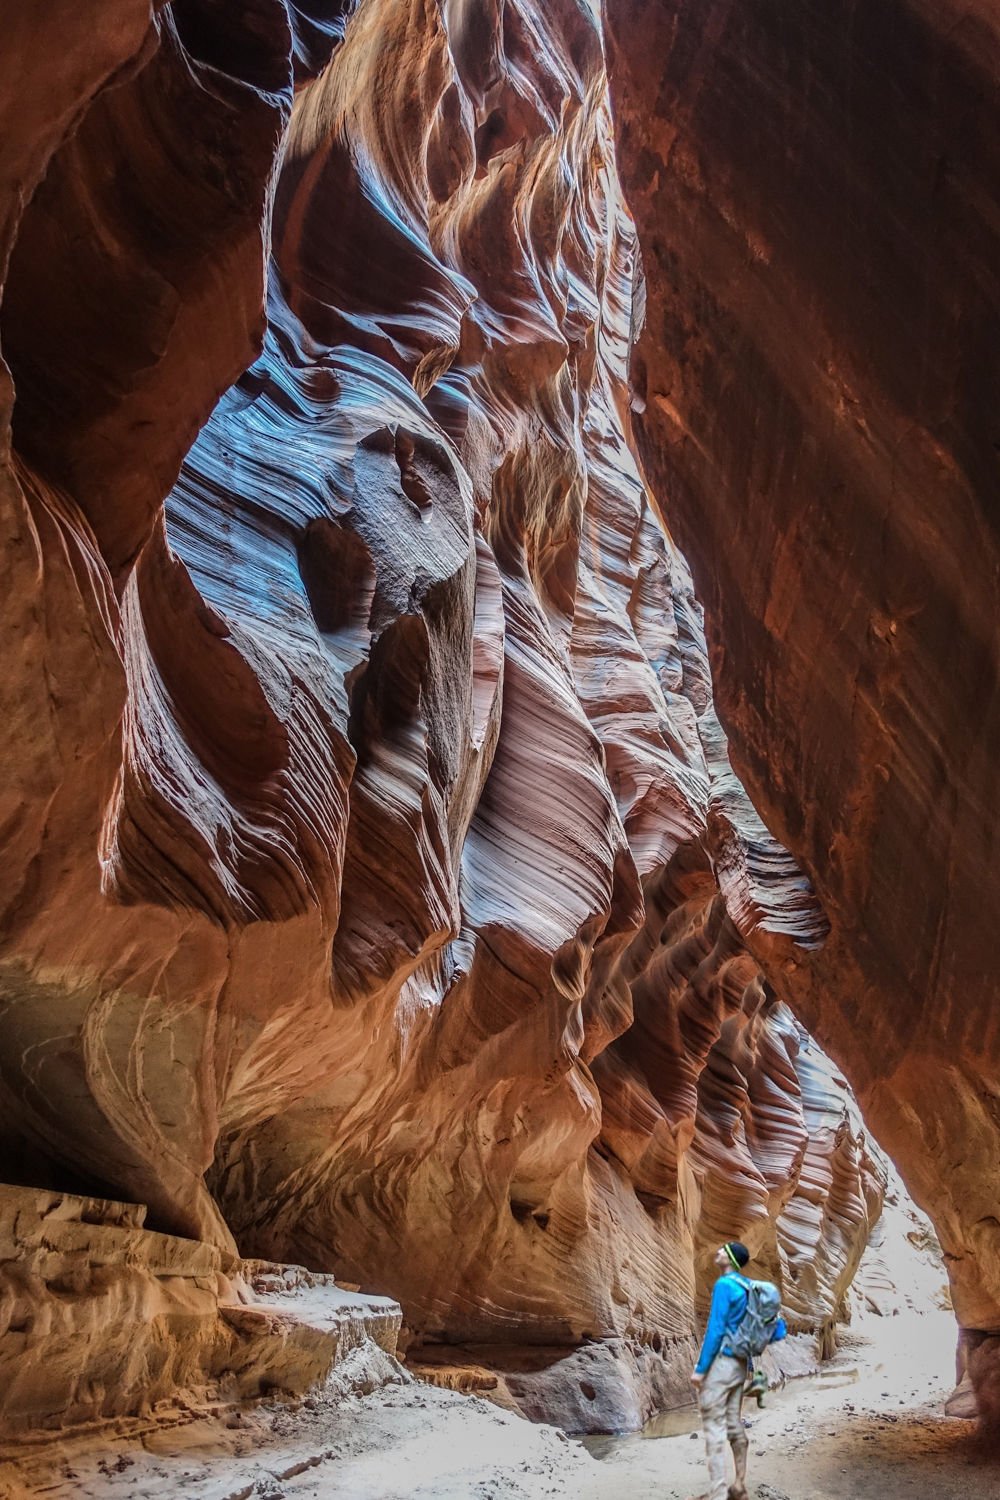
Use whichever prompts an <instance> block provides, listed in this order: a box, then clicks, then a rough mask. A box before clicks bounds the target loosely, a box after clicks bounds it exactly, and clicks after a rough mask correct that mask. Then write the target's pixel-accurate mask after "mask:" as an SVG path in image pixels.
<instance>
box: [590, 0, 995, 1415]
mask: <svg viewBox="0 0 1000 1500" xmlns="http://www.w3.org/2000/svg"><path fill="white" fill-rule="evenodd" d="M608 13H609V26H610V30H611V33H612V37H613V50H614V65H613V68H612V91H613V96H614V102H615V109H616V117H617V120H618V122H619V139H618V144H619V154H620V161H621V163H622V169H623V177H624V181H625V187H626V191H627V194H628V197H629V202H630V206H631V208H632V210H633V212H634V214H635V216H636V221H637V226H638V232H639V237H640V241H641V243H642V246H643V256H644V267H645V285H646V291H647V322H646V328H645V332H644V333H643V335H642V338H641V340H640V342H639V345H638V348H637V350H636V358H635V365H634V369H633V381H634V397H633V400H634V409H635V411H636V413H637V414H636V417H635V425H636V433H637V437H638V445H639V449H640V452H641V454H642V456H643V459H644V462H645V465H646V471H647V473H648V475H649V476H650V480H651V482H652V484H653V486H654V488H655V490H656V491H657V493H658V494H660V495H662V496H663V497H664V505H665V507H666V509H667V512H668V514H669V517H670V522H671V525H672V527H674V528H675V529H676V534H677V536H678V539H679V541H680V543H681V545H682V546H683V547H684V548H685V550H686V553H687V555H688V557H689V558H690V560H691V563H692V567H693V571H694V577H695V582H696V584H697V587H698V589H699V592H700V596H701V597H702V599H703V600H704V602H705V605H706V613H707V619H708V625H709V637H710V641H711V644H712V659H713V668H714V676H715V680H716V689H717V696H718V702H719V711H720V717H721V718H722V720H723V722H724V723H725V725H726V727H727V730H728V732H729V734H730V736H731V739H732V742H733V747H734V761H735V763H736V765H737V768H738V770H739V772H740V774H741V776H742V777H743V778H744V780H745V782H746V784H747V785H748V787H749V788H750V790H751V792H752V794H753V796H754V800H755V802H756V805H757V806H758V807H759V808H760V809H761V810H762V812H763V815H764V817H765V818H766V819H767V821H768V823H769V826H770V827H771V828H772V829H773V830H774V831H775V833H776V834H777V835H778V836H779V837H780V838H781V839H782V841H783V842H784V843H785V845H786V846H787V847H788V848H789V849H790V850H792V851H793V853H794V854H795V855H796V857H797V858H798V859H799V860H800V862H801V864H802V867H803V868H804V869H806V870H807V871H808V872H809V875H810V878H811V879H812V881H813V884H814V887H815V889H816V891H817V892H818V894H819V896H820V899H821V901H822V904H823V908H824V911H825V912H826V914H827V916H828V918H829V920H830V924H831V934H830V938H829V940H828V942H827V943H826V945H825V946H824V948H823V949H822V950H818V951H815V952H813V953H812V954H810V955H809V956H808V958H807V959H806V960H805V961H804V962H801V961H796V964H795V966H792V965H789V966H786V967H785V969H784V971H783V972H781V973H779V972H778V971H775V972H774V973H773V975H772V978H773V979H774V982H775V984H776V985H777V987H778V988H779V990H780V992H781V993H782V994H783V995H785V996H786V997H788V998H790V999H791V1000H792V1002H793V1004H794V1006H795V1008H796V1010H797V1012H798V1014H799V1015H800V1016H801V1017H802V1018H803V1020H804V1021H805V1022H806V1024H807V1025H808V1026H809V1027H810V1028H811V1029H812V1030H813V1031H814V1032H815V1034H816V1035H818V1037H819V1038H820V1040H821V1041H822V1043H823V1044H824V1046H827V1047H828V1048H829V1050H830V1051H831V1052H832V1053H833V1054H834V1055H835V1056H836V1057H837V1058H838V1059H839V1060H840V1062H841V1063H842V1065H843V1066H844V1067H845V1068H846V1069H847V1070H848V1072H849V1075H850V1078H851V1080H852V1083H853V1085H854V1087H855V1089H856V1090H857V1092H858V1095H859V1099H860V1101H861V1104H862V1107H863V1108H864V1111H865V1114H866V1118H867V1119H868V1120H869V1121H870V1123H871V1125H872V1127H873V1128H874V1129H875V1131H876V1133H877V1134H878V1136H879V1139H880V1140H881V1141H883V1142H884V1144H885V1145H886V1146H888V1147H889V1149H890V1150H891V1152H892V1155H893V1157H894V1158H895V1160H896V1161H897V1163H898V1164H899V1166H900V1167H901V1169H902V1170H903V1172H904V1174H905V1177H906V1179H907V1182H908V1184H909V1186H910V1187H911V1189H912V1191H913V1192H914V1194H915V1196H916V1197H917V1199H918V1201H919V1202H920V1203H921V1204H922V1205H923V1206H924V1207H925V1208H926V1209H927V1210H928V1211H929V1212H930V1213H931V1214H932V1215H933V1217H934V1221H935V1224H936V1226H937V1229H938V1232H939V1234H940V1236H941V1241H942V1244H943V1246H944V1249H945V1252H946V1255H947V1257H948V1264H949V1268H950V1272H951V1279H952V1288H953V1293H954V1298H955V1304H956V1309H957V1312H958V1316H959V1320H960V1322H961V1323H962V1324H964V1325H965V1326H966V1327H967V1328H969V1329H975V1330H979V1331H980V1332H981V1333H985V1332H990V1331H994V1332H995V1331H997V1330H1000V1218H998V1214H997V1203H998V1201H1000V1150H998V1127H1000V1110H998V1101H1000V1095H998V1092H997V1077H998V1062H1000V1030H998V1017H1000V1011H998V1008H997V1004H996V967H997V966H996V957H995V930H996V925H997V905H998V902H997V891H998V887H997V881H996V874H995V863H996V860H995V852H996V851H995V844H996V812H995V809H996V805H997V775H998V765H1000V761H998V756H997V749H998V744H1000V696H998V693H997V682H998V640H1000V638H998V635H997V630H996V615H997V556H998V550H997V534H996V507H995V501H994V491H995V485H996V450H997V441H996V439H997V433H996V431H995V423H996V409H997V394H998V367H997V348H998V333H1000V320H998V297H997V285H996V267H997V264H998V251H1000V245H998V236H997V225H996V220H995V217H994V216H993V215H992V214H990V213H989V212H984V204H985V203H986V202H987V201H988V200H990V198H991V196H992V193H993V184H995V182H996V180H997V170H998V166H1000V136H998V121H1000V96H998V76H1000V74H998V68H997V62H998V58H1000V36H998V30H997V16H996V11H995V8H993V7H991V6H987V5H985V4H981V3H975V4H971V5H965V6H961V7H957V6H953V5H951V4H944V5H942V6H940V7H936V8H935V7H931V6H928V5H925V4H923V3H920V0H893V3H891V4H889V5H883V6H877V7H868V8H865V9H863V10H861V11H859V10H857V9H856V8H855V7H851V6H847V5H840V4H833V5H829V4H812V3H806V4H796V5H794V6H793V5H787V6H782V5H779V6H774V5H770V4H763V3H758V0H748V3H746V4H741V5H739V6H735V7H734V6H730V5H726V4H721V3H718V4H717V3H713V0H709V3H706V4H704V5H699V6H684V5H680V4H677V3H666V4H661V3H659V0H656V3H653V0H613V3H611V4H609V6H608ZM986 1384H987V1382H986V1381H985V1380H984V1381H983V1386H984V1389H985V1387H986Z"/></svg>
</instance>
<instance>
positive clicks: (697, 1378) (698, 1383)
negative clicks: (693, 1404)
mask: <svg viewBox="0 0 1000 1500" xmlns="http://www.w3.org/2000/svg"><path fill="white" fill-rule="evenodd" d="M704 1383H705V1377H704V1375H699V1374H698V1371H697V1370H695V1371H694V1372H693V1373H692V1375H691V1384H692V1385H693V1386H694V1388H695V1390H696V1391H697V1390H700V1389H701V1387H702V1385H704Z"/></svg>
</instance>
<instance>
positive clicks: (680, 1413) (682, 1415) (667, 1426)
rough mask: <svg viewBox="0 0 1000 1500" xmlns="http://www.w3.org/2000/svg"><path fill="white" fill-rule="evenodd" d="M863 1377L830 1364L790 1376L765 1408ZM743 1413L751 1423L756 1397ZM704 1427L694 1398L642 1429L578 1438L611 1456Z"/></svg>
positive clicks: (853, 1369)
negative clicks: (791, 1377) (636, 1444)
mask: <svg viewBox="0 0 1000 1500" xmlns="http://www.w3.org/2000/svg"><path fill="white" fill-rule="evenodd" d="M859 1378H860V1371H859V1370H858V1368H857V1366H856V1365H833V1366H830V1367H829V1368H828V1369H825V1370H820V1371H819V1372H818V1373H817V1374H816V1375H806V1376H803V1377H802V1378H801V1379H797V1380H789V1381H788V1382H787V1383H786V1384H785V1385H783V1386H775V1388H774V1389H773V1390H770V1391H768V1393H767V1395H766V1396H765V1398H764V1403H765V1404H764V1410H765V1411H767V1410H768V1408H769V1407H772V1406H777V1407H780V1406H781V1405H782V1404H783V1403H784V1402H786V1401H788V1400H789V1399H790V1398H791V1397H793V1396H800V1395H802V1394H803V1393H804V1392H806V1391H810V1390H813V1391H831V1390H837V1389H838V1387H840V1386H848V1385H854V1384H855V1383H856V1382H857V1380H858V1379H859ZM743 1415H744V1416H745V1417H746V1418H747V1420H748V1421H749V1422H751V1423H752V1422H753V1420H754V1418H755V1416H756V1415H757V1405H756V1403H755V1402H754V1400H753V1398H752V1397H750V1398H748V1399H747V1401H746V1402H745V1403H744V1406H743ZM700 1431H701V1417H700V1415H699V1413H698V1408H697V1406H696V1405H695V1403H694V1402H693V1401H691V1402H689V1403H688V1404H687V1405H686V1406H677V1407H673V1408H672V1409H671V1410H670V1411H660V1412H657V1413H656V1415H655V1416H653V1417H650V1419H649V1421H648V1422H647V1423H646V1425H645V1427H643V1428H641V1430H640V1431H639V1432H626V1433H613V1432H612V1433H608V1432H596V1433H592V1434H591V1435H590V1436H589V1437H583V1438H578V1439H577V1441H578V1442H581V1443H582V1444H583V1446H584V1447H585V1448H586V1450H587V1452H588V1453H589V1454H590V1455H591V1457H592V1458H610V1457H611V1456H612V1455H613V1454H615V1453H619V1452H620V1451H621V1450H622V1448H627V1447H630V1446H631V1445H632V1444H634V1443H642V1442H645V1441H646V1439H647V1438H672V1437H690V1435H691V1433H692V1432H700Z"/></svg>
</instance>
